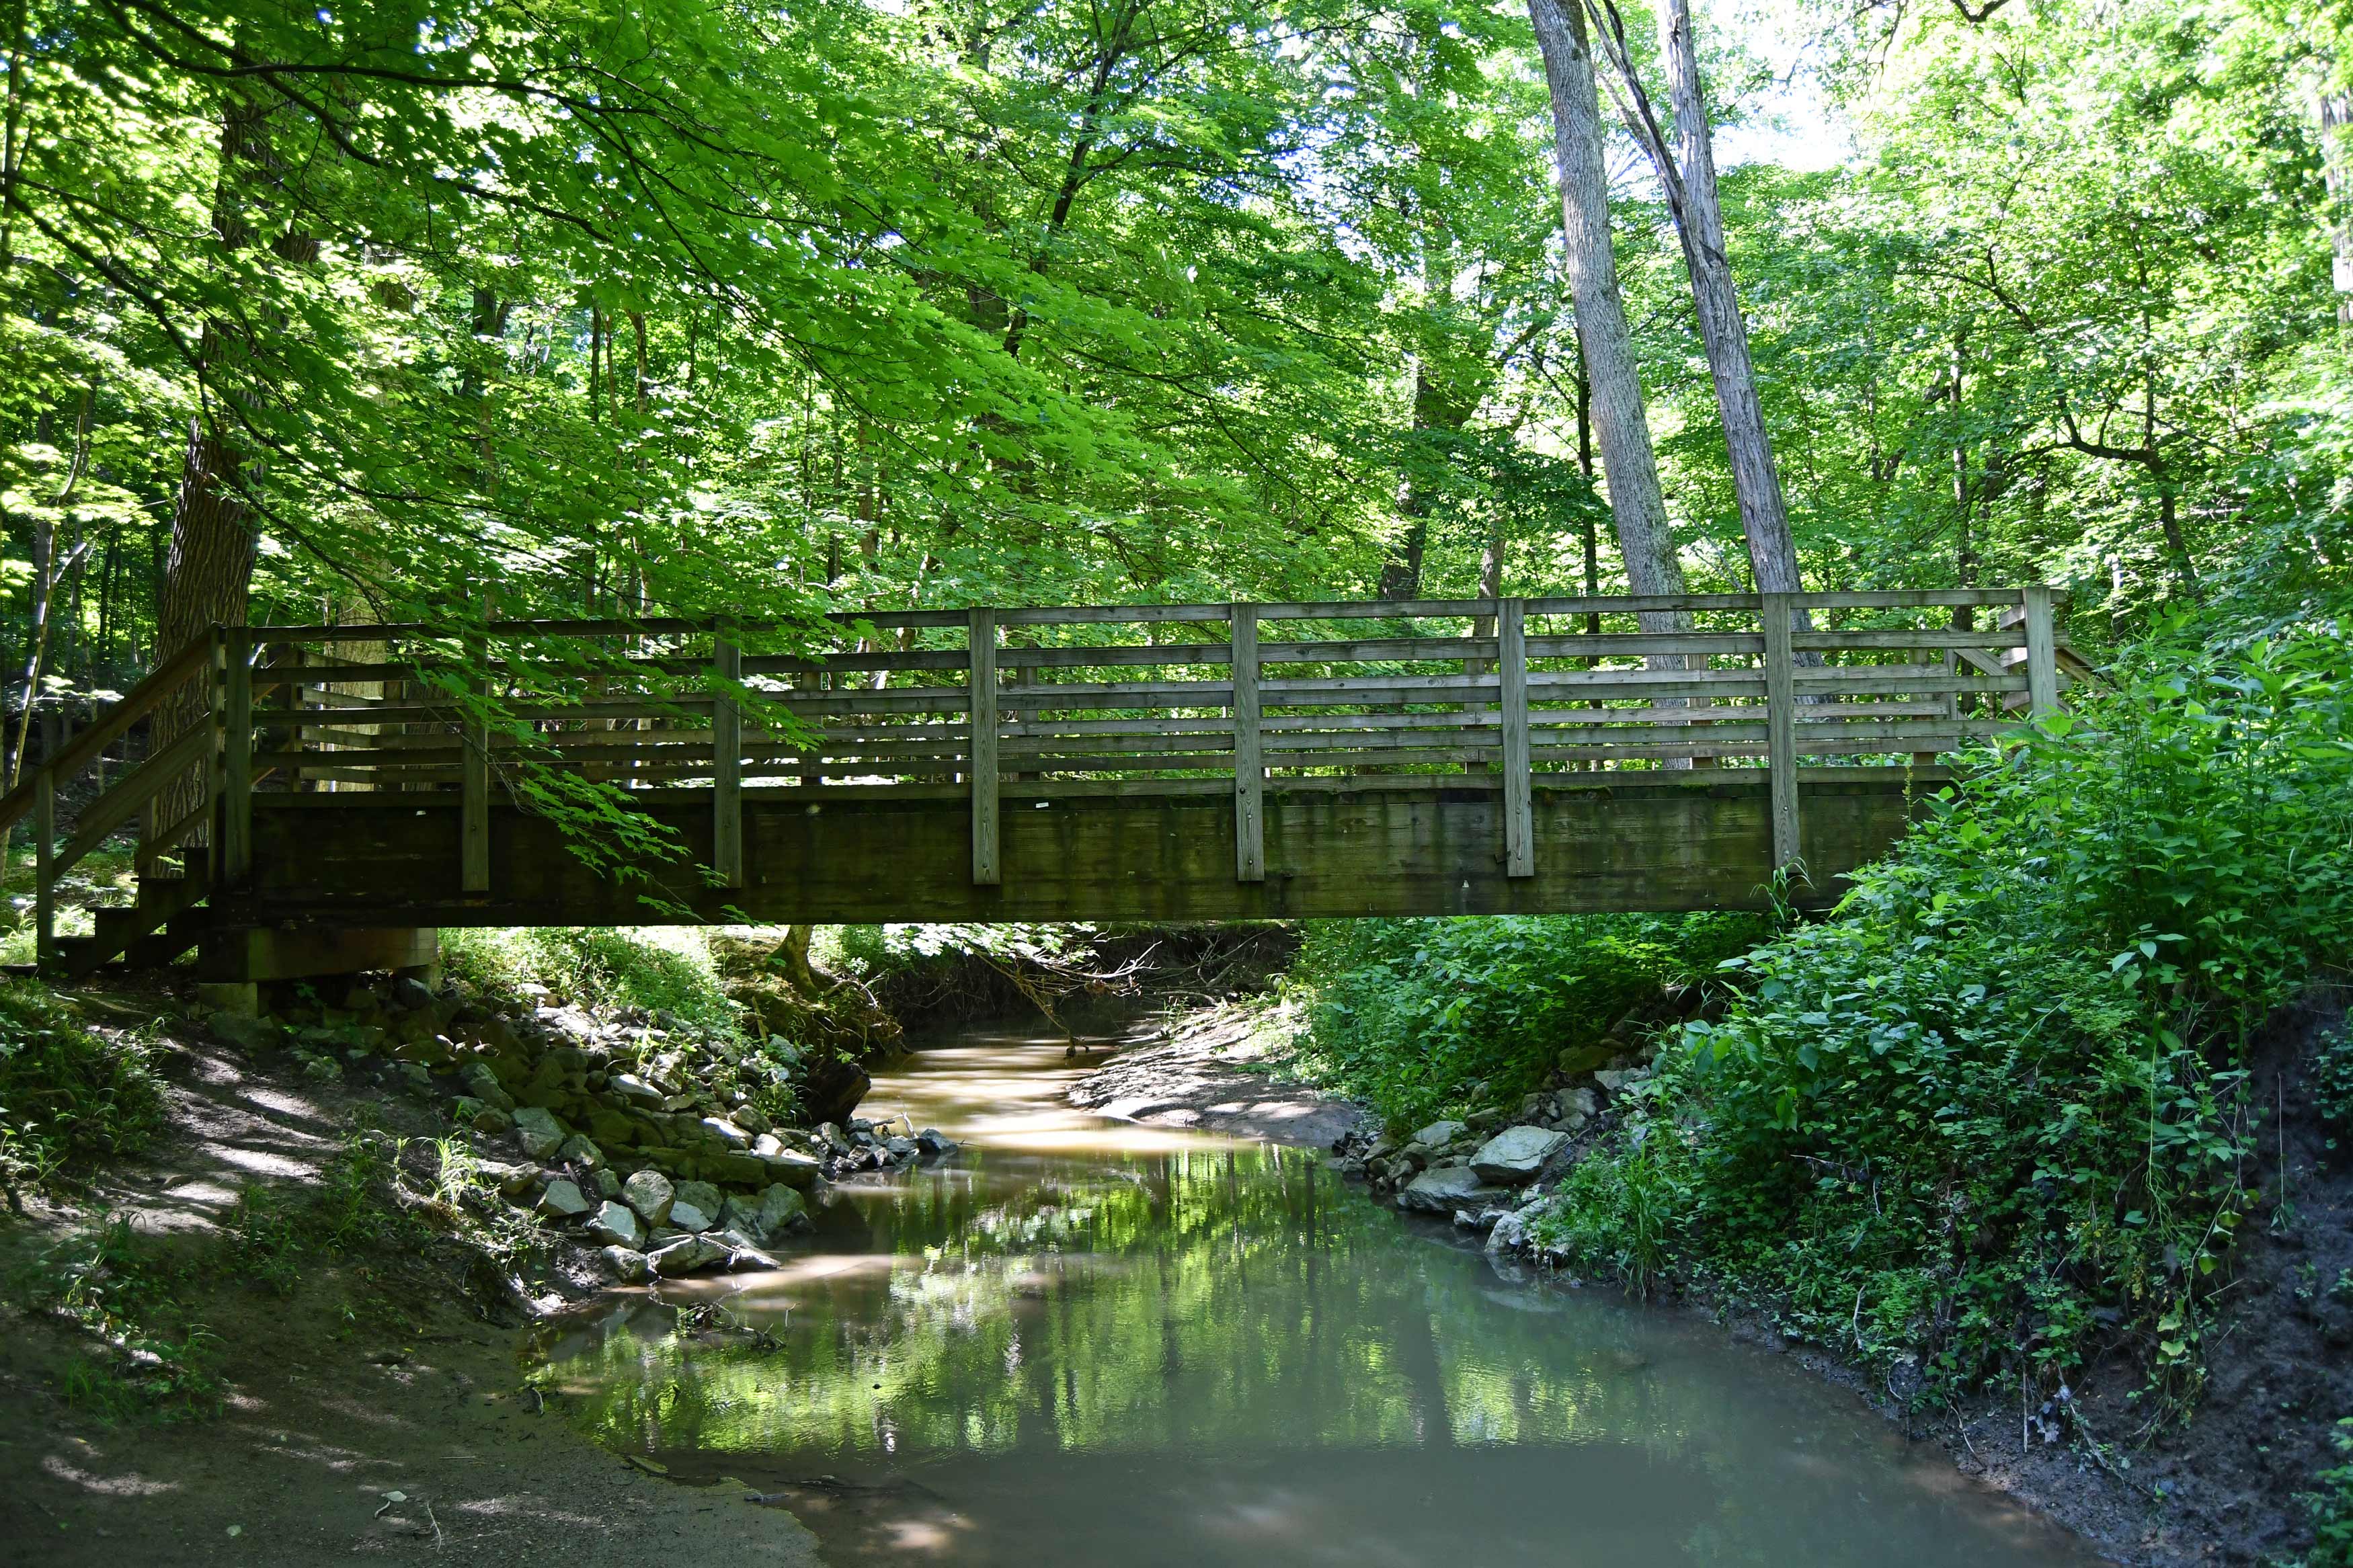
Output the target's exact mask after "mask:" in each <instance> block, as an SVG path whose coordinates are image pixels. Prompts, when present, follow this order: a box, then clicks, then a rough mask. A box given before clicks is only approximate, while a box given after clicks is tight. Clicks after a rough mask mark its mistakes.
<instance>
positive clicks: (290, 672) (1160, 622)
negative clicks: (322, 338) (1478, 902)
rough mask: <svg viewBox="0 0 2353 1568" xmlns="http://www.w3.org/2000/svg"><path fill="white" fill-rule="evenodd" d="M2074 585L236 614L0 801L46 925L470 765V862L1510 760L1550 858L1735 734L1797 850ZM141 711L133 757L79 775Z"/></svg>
mask: <svg viewBox="0 0 2353 1568" xmlns="http://www.w3.org/2000/svg"><path fill="white" fill-rule="evenodd" d="M2057 603H2058V595H2056V594H2054V593H2053V592H2052V590H2050V589H2048V588H2043V587H2040V586H2029V587H2025V588H2021V589H1969V590H1957V591H1947V592H1925V593H1880V594H1868V593H1858V594H1810V595H1677V596H1673V597H1659V598H1630V597H1622V596H1621V597H1607V598H1525V599H1503V600H1430V601H1413V602H1393V601H1380V602H1370V603H1366V602H1343V603H1328V604H1261V605H1118V606H1106V607H1060V608H1051V607H1049V608H1019V609H991V608H976V609H971V610H919V611H898V612H881V613H875V614H871V615H843V616H833V617H829V618H828V619H825V620H822V621H819V622H817V623H814V624H812V623H809V622H800V623H794V624H791V625H780V624H775V623H761V622H758V621H754V620H752V619H749V618H746V619H744V620H741V621H731V622H726V623H714V622H693V621H682V620H650V619H649V620H638V621H631V622H621V621H571V622H556V621H539V622H506V623H492V624H489V625H482V626H476V627H474V628H472V629H471V630H469V631H464V632H459V633H454V634H453V633H452V632H451V630H450V629H449V628H448V626H268V627H246V626H237V627H221V628H215V630H214V631H213V632H212V633H210V634H209V635H208V636H207V637H206V638H204V639H201V640H200V641H199V642H198V643H196V644H195V645H192V646H191V647H189V648H187V649H185V650H183V651H182V652H181V653H180V654H179V655H177V656H175V657H174V658H172V659H170V660H168V661H166V662H165V664H164V666H163V667H161V668H158V669H157V671H156V672H155V674H154V675H153V676H151V677H150V678H149V679H147V680H146V681H144V682H142V684H141V685H140V687H139V688H138V689H135V690H134V691H132V693H131V694H129V695H128V696H127V697H126V698H125V699H124V700H123V701H121V703H118V704H116V705H115V706H114V707H113V708H112V709H111V710H108V711H107V712H105V713H103V714H101V715H100V716H99V718H98V719H97V720H96V721H95V722H94V723H93V724H92V725H91V726H90V728H88V729H86V730H85V731H82V732H81V733H80V734H79V736H77V737H74V738H73V739H71V740H70V741H69V742H67V743H66V744H65V745H63V746H62V747H61V749H60V750H59V752H58V754H57V755H56V756H55V757H54V758H52V759H51V760H49V761H48V762H47V763H45V764H44V765H43V766H42V767H40V768H39V769H37V771H35V772H34V773H32V774H31V775H30V776H28V777H27V778H26V779H25V780H24V781H23V782H22V783H21V784H19V785H18V786H17V788H16V790H14V791H13V792H11V794H10V795H8V796H6V797H5V799H0V829H5V827H6V826H9V825H11V824H13V823H14V822H16V820H17V819H19V818H20V817H22V816H27V815H30V816H33V817H34V819H35V837H36V841H37V860H38V863H39V864H38V870H37V906H38V908H37V918H38V920H39V922H40V930H41V939H42V940H41V948H42V952H43V954H44V957H45V960H46V958H47V955H48V954H49V953H50V952H52V951H53V949H54V947H55V926H56V911H57V889H58V883H59V881H60V879H62V878H63V877H64V876H65V875H66V874H67V873H68V872H69V871H70V870H72V869H73V868H74V867H75V866H76V865H77V863H78V862H79V861H81V860H82V859H84V858H86V857H87V856H89V855H90V854H91V853H92V852H94V851H95V849H96V848H98V847H100V845H101V844H102V843H103V842H105V841H106V840H108V839H109V838H110V837H112V836H114V835H115V834H117V833H120V832H125V831H131V830H132V829H133V827H134V826H135V828H136V831H137V833H138V836H139V838H140V841H141V842H140V848H139V852H138V855H137V858H136V865H137V868H138V869H139V871H140V872H141V874H142V877H144V876H145V875H146V874H147V873H149V872H151V871H153V870H154V869H156V868H157V865H158V862H159V861H160V860H161V859H162V858H164V857H165V856H166V855H172V854H176V855H178V856H180V857H182V858H185V860H186V862H187V864H186V866H185V875H184V877H183V878H182V879H181V881H180V883H179V886H180V889H181V890H180V892H179V893H178V894H176V895H175V896H174V898H172V899H168V900H161V901H158V902H155V903H154V905H153V907H154V909H155V910H171V909H178V908H183V907H185V904H186V903H187V902H188V901H189V900H192V899H194V898H196V897H200V896H202V894H203V890H204V889H206V887H208V886H212V885H217V884H219V883H221V882H223V881H224V880H226V882H227V884H228V885H232V886H233V885H236V884H237V882H239V881H240V880H242V879H245V878H246V877H247V876H248V874H249V872H250V870H251V866H252V856H253V842H254V835H253V821H254V816H253V814H254V806H255V800H256V797H257V795H266V794H269V793H271V792H279V791H297V792H302V793H306V794H341V793H351V794H354V795H362V796H368V797H374V796H377V795H383V794H385V793H393V794H403V795H409V794H415V795H425V796H429V797H432V798H433V800H434V802H435V804H437V805H438V804H439V803H441V802H444V801H448V798H449V796H450V795H456V797H457V800H456V802H455V804H456V805H458V806H459V814H460V822H461V831H460V835H459V841H460V846H461V848H460V858H461V867H460V870H461V876H462V886H463V888H464V889H466V890H467V891H469V892H474V891H482V890H486V889H488V887H489V883H490V876H491V854H490V845H491V828H490V822H491V808H492V804H493V802H494V800H495V799H496V798H498V797H499V796H501V795H511V796H513V797H515V798H519V799H522V800H523V801H524V802H525V804H526V805H528V804H529V803H530V801H531V799H532V798H533V795H534V793H537V794H538V795H541V796H542V797H543V798H544V797H545V795H547V794H548V793H549V792H551V791H553V792H555V793H558V794H560V793H561V792H562V790H563V789H564V788H565V787H566V781H567V780H575V781H586V782H592V783H596V784H603V785H609V786H617V787H619V788H622V789H625V790H628V791H632V792H639V791H642V792H659V794H661V795H664V796H666V797H668V798H672V799H675V798H678V795H679V794H680V793H681V792H688V791H692V792H698V793H699V795H702V796H706V797H707V798H708V799H709V802H710V810H711V812H712V869H713V870H714V871H715V872H716V873H717V875H718V876H719V878H720V879H721V881H722V882H723V883H725V884H727V885H741V882H742V879H743V877H744V832H743V823H744V801H745V800H746V799H747V798H753V799H756V798H760V797H762V796H775V795H785V796H786V797H798V796H802V795H807V796H808V797H809V798H815V797H816V795H817V794H818V792H837V791H852V792H858V793H860V794H871V793H875V792H880V793H883V794H892V795H919V796H931V797H939V796H942V795H945V796H949V797H953V798H958V799H965V800H968V801H969V806H970V811H971V818H972V834H971V841H972V867H971V875H972V878H973V879H974V880H975V881H976V882H978V883H982V884H991V883H995V882H996V881H997V880H998V878H999V843H1000V834H999V817H1000V812H1001V810H1002V806H1003V803H1004V801H1005V800H1006V799H1008V797H1009V798H1012V799H1014V800H1017V801H1021V800H1029V799H1033V798H1037V799H1043V798H1049V797H1053V796H1057V795H1230V797H1231V800H1232V804H1233V816H1232V821H1233V836H1234V872H1235V876H1236V878H1237V879H1240V880H1242V881H1257V880H1261V879H1264V878H1265V876H1266V874H1267V867H1266V853H1265V834H1264V825H1265V819H1266V800H1267V796H1268V795H1269V793H1270V792H1274V791H1301V790H1316V789H1345V790H1366V789H1384V788H1424V787H1429V786H1430V785H1433V784H1435V785H1439V786H1441V787H1448V788H1455V789H1483V790H1492V791H1494V792H1496V795H1497V797H1498V805H1499V807H1500V812H1499V815H1500V817H1501V823H1502V828H1501V837H1502V838H1503V841H1504V842H1503V846H1502V847H1503V850H1504V863H1505V868H1506V869H1507V871H1508V872H1509V874H1510V875H1512V876H1530V875H1533V874H1535V870H1536V865H1535V843H1534V838H1535V835H1534V827H1533V815H1532V802H1533V799H1534V795H1535V791H1536V790H1538V789H1548V788H1551V789H1556V788H1564V787H1574V786H1577V785H1579V784H1585V785H1590V784H1596V783H1607V782H1609V779H1610V778H1612V777H1613V776H1620V775H1624V774H1627V773H1642V774H1647V775H1649V776H1651V777H1652V778H1665V779H1672V778H1673V777H1676V776H1679V775H1680V776H1683V777H1686V778H1692V780H1693V782H1694V783H1697V782H1699V779H1698V778H1697V777H1694V774H1693V773H1686V772H1684V770H1694V771H1696V770H1707V771H1706V772H1705V773H1704V777H1705V778H1706V779H1707V780H1709V781H1711V782H1717V783H1731V782H1735V780H1736V777H1737V776H1739V771H1740V770H1746V776H1747V777H1749V778H1752V779H1757V780H1759V781H1760V782H1761V783H1763V784H1766V785H1767V788H1768V790H1769V794H1770V799H1771V806H1772V822H1773V833H1772V853H1773V858H1774V861H1775V863H1776V864H1777V865H1787V864H1788V863H1790V862H1791V861H1794V860H1797V859H1799V858H1800V856H1801V854H1802V852H1803V839H1802V836H1801V823H1800V821H1799V782H1800V779H1801V776H1802V775H1803V773H1804V772H1805V771H1806V769H1807V765H1808V764H1812V765H1813V766H1814V767H1817V768H1823V769H1830V770H1836V771H1835V772H1834V773H1820V774H1817V775H1816V776H1832V777H1850V778H1853V777H1861V776H1863V775H1862V773H1860V772H1858V771H1857V770H1870V769H1873V768H1882V769H1884V768H1894V769H1898V770H1902V771H1904V772H1905V773H1916V771H1917V770H1918V769H1919V768H1920V767H1922V766H1923V765H1927V764H1933V763H1935V762H1936V759H1937V757H1938V756H1939V755H1940V754H1942V753H1946V752H1952V751H1955V750H1957V749H1959V748H1962V747H1965V746H1968V745H1969V744H1971V743H1973V742H1982V741H1983V740H1985V739H1987V738H1989V737H1990V736H1992V735H1994V734H1997V733H1999V732H2000V731H2003V730H2005V729H2008V728H2010V727H2012V726H2014V725H2015V724H2016V723H2017V722H2018V721H2019V719H2020V717H2021V713H2022V712H2023V711H2024V710H2032V709H2044V708H2049V707H2052V706H2053V705H2055V704H2056V703H2057V702H2058V700H2059V696H2060V692H2061V690H2062V689H2063V686H2064V685H2065V684H2066V682H2067V679H2068V675H2069V672H2070V670H2071V669H2075V670H2080V669H2081V668H2082V667H2081V665H2080V661H2076V660H2074V659H2073V656H2072V655H2071V654H2070V653H2069V652H2068V650H2067V648H2066V645H2065V642H2064V639H2063V637H2061V636H2060V635H2059V632H2058V629H2057V627H2056V626H2055V624H2054V609H2055V606H2056V605H2057ZM1980 622H1984V623H1988V624H1982V625H1981V624H1978V623H1980ZM182 710H185V711H182ZM174 715H176V717H174ZM166 719H169V720H170V722H169V723H168V724H166V723H165V721H166ZM142 721H153V722H154V724H155V725H156V726H158V728H157V729H156V730H155V732H154V735H153V737H152V738H151V740H150V742H149V746H148V759H147V761H146V762H145V763H142V765H140V766H138V767H137V768H135V769H134V770H132V772H131V773H128V774H126V775H125V776H123V777H122V778H121V779H120V780H118V781H117V782H116V783H115V784H113V785H112V786H111V787H110V788H104V789H100V790H98V791H96V792H95V793H90V792H88V791H81V790H79V789H78V787H69V786H74V781H75V780H76V779H77V777H78V776H79V775H80V774H81V773H85V772H86V771H88V770H89V769H90V767H91V765H92V763H93V762H94V761H95V759H97V758H98V757H99V756H100V753H101V752H102V750H103V748H104V747H105V746H106V745H107V744H109V743H110V742H113V741H114V740H116V739H118V738H120V737H121V736H123V735H124V734H125V733H126V732H127V731H131V730H132V728H133V727H134V726H135V725H137V724H139V723H141V722H142ZM166 729H168V730H169V731H170V732H169V733H168V734H167V733H165V732H164V731H165V730H166ZM319 804H322V805H324V804H327V803H324V802H322V803H319ZM420 804H422V802H421V801H420ZM61 835H62V836H63V840H62V842H60V836H61ZM145 886H146V884H145V883H144V882H142V889H143V888H145ZM142 901H147V900H145V896H144V893H143V892H142ZM134 929H138V922H136V921H129V920H128V919H127V918H126V920H125V921H122V922H119V930H117V931H115V932H114V934H115V935H116V936H120V935H121V932H122V931H133V930H134ZM100 934H101V935H105V934H106V933H105V932H104V931H101V933H100Z"/></svg>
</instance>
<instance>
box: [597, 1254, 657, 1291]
mask: <svg viewBox="0 0 2353 1568" xmlns="http://www.w3.org/2000/svg"><path fill="white" fill-rule="evenodd" d="M596 1257H597V1259H598V1261H600V1262H602V1263H603V1264H604V1265H605V1272H606V1273H607V1274H609V1275H611V1276H612V1277H613V1278H614V1279H617V1280H619V1281H620V1282H621V1283H622V1284H624V1285H642V1284H644V1283H645V1282H646V1281H647V1280H648V1279H652V1278H653V1272H654V1271H653V1268H652V1266H651V1265H650V1264H649V1263H647V1261H646V1255H645V1254H644V1253H642V1252H637V1251H633V1250H631V1249H630V1248H628V1247H606V1248H605V1249H604V1250H603V1251H602V1252H599V1253H598V1254H596Z"/></svg>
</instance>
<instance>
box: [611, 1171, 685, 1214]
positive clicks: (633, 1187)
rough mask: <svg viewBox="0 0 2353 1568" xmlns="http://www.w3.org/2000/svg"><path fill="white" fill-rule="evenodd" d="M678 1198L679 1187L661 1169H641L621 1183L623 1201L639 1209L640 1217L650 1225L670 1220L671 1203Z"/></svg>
mask: <svg viewBox="0 0 2353 1568" xmlns="http://www.w3.org/2000/svg"><path fill="white" fill-rule="evenodd" d="M677 1198H678V1189H677V1188H675V1187H673V1186H671V1185H670V1178H669V1177H668V1176H665V1175H663V1174H662V1173H660V1172H659V1171H639V1172H637V1173H635V1174H633V1175H631V1176H630V1177H629V1179H628V1181H626V1182H623V1183H622V1184H621V1201H622V1202H623V1203H625V1204H628V1205H629V1206H630V1207H631V1208H633V1209H635V1210H637V1211H638V1218H639V1219H641V1220H644V1221H645V1222H646V1223H647V1224H648V1225H649V1226H659V1225H661V1224H662V1223H663V1222H665V1221H666V1220H668V1219H669V1218H670V1205H671V1204H673V1203H674V1202H676V1201H677Z"/></svg>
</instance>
